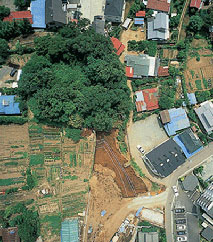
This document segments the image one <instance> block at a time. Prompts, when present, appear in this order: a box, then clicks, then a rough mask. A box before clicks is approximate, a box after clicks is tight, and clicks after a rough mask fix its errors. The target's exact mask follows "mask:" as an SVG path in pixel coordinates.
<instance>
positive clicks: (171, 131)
mask: <svg viewBox="0 0 213 242" xmlns="http://www.w3.org/2000/svg"><path fill="white" fill-rule="evenodd" d="M168 112H169V116H170V120H171V121H170V122H169V123H167V124H165V125H164V128H165V130H166V132H167V134H168V135H169V136H171V135H175V134H176V131H178V130H181V129H185V128H188V127H190V123H189V119H188V117H187V114H186V111H185V110H184V109H183V108H172V109H169V110H168Z"/></svg>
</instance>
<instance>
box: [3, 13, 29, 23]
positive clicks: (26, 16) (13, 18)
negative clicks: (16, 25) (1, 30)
mask: <svg viewBox="0 0 213 242" xmlns="http://www.w3.org/2000/svg"><path fill="white" fill-rule="evenodd" d="M24 19H28V20H29V22H30V23H31V24H32V23H33V16H32V14H31V12H30V11H14V12H11V13H10V15H9V16H7V17H5V18H4V19H3V21H4V22H5V21H9V22H12V21H18V20H24Z"/></svg>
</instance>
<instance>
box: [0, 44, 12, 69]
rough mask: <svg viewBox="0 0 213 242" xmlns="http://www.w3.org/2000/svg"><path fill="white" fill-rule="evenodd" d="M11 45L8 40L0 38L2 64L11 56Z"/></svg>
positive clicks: (0, 60)
mask: <svg viewBox="0 0 213 242" xmlns="http://www.w3.org/2000/svg"><path fill="white" fill-rule="evenodd" d="M9 54H10V53H9V46H8V43H7V41H6V40H4V39H0V64H2V63H4V61H5V59H6V58H7V57H8V56H9Z"/></svg>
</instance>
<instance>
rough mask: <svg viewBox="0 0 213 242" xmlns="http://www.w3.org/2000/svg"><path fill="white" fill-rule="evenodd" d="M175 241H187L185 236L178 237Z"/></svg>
mask: <svg viewBox="0 0 213 242" xmlns="http://www.w3.org/2000/svg"><path fill="white" fill-rule="evenodd" d="M177 241H187V237H186V236H178V237H177Z"/></svg>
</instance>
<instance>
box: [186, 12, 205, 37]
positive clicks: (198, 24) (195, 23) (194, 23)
mask: <svg viewBox="0 0 213 242" xmlns="http://www.w3.org/2000/svg"><path fill="white" fill-rule="evenodd" d="M202 26H203V19H202V18H201V17H200V16H198V15H193V16H192V17H190V20H189V25H188V29H189V30H190V31H191V32H194V33H196V32H197V31H199V30H200V29H201V28H202Z"/></svg>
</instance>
